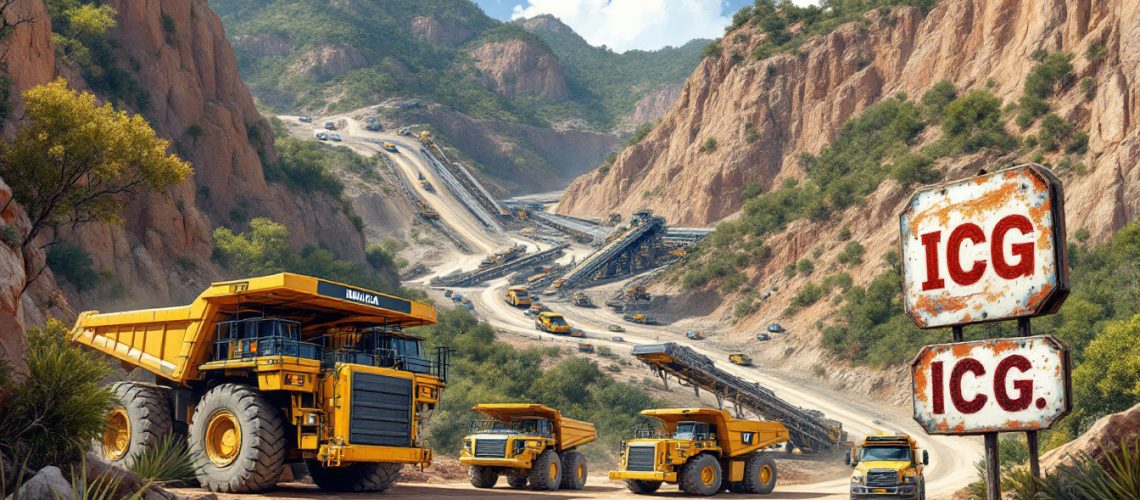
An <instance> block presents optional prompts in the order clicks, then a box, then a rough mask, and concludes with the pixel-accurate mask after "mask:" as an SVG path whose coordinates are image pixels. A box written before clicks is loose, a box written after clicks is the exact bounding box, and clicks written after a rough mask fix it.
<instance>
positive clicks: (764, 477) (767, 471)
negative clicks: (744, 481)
mask: <svg viewBox="0 0 1140 500" xmlns="http://www.w3.org/2000/svg"><path fill="white" fill-rule="evenodd" d="M771 480H772V468H771V467H769V466H767V465H762V466H760V484H768V481H771Z"/></svg>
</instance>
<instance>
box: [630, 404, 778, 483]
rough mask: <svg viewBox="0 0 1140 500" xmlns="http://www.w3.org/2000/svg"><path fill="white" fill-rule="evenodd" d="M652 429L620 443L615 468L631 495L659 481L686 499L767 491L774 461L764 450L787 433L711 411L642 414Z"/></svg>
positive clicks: (772, 425)
mask: <svg viewBox="0 0 1140 500" xmlns="http://www.w3.org/2000/svg"><path fill="white" fill-rule="evenodd" d="M641 414H642V415H644V416H647V417H652V418H654V419H656V425H652V426H648V427H642V428H639V429H638V430H637V431H636V434H635V436H634V439H630V440H628V441H625V442H623V443H622V452H621V460H620V462H619V464H618V470H616V471H612V472H610V479H611V480H618V479H620V480H624V481H625V484H626V487H627V488H629V491H631V492H633V493H637V494H647V493H653V492H655V491H657V489H658V488H660V487H661V483H669V484H677V485H679V486H680V488H681V491H684V492H685V493H688V494H690V495H705V496H707V495H715V494H717V493H719V492H721V491H724V490H730V491H733V492H735V493H758V494H767V493H771V492H772V489H773V488H775V487H776V461H775V460H774V459H772V456H771V455H769V454H766V453H763V450H764V449H765V448H768V447H770V446H772V445H775V444H779V443H783V442H786V441H787V440H788V429H787V428H786V427H784V424H782V423H780V422H776V421H764V420H740V419H736V418H733V417H732V416H731V415H730V414H729V413H728V412H727V411H725V410H718V409H715V408H670V409H659V410H644V411H642V412H641Z"/></svg>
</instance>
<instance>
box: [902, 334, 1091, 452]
mask: <svg viewBox="0 0 1140 500" xmlns="http://www.w3.org/2000/svg"><path fill="white" fill-rule="evenodd" d="M911 368H912V370H913V373H912V375H913V377H914V378H913V381H914V419H915V420H916V421H917V422H918V423H919V424H922V426H923V427H924V428H926V432H927V433H929V434H980V433H985V432H1012V431H1034V430H1038V429H1048V428H1049V427H1051V426H1052V425H1053V423H1054V422H1056V421H1058V420H1060V419H1061V417H1064V416H1065V415H1066V414H1068V413H1069V409H1070V408H1071V403H1070V400H1069V397H1070V396H1069V395H1070V393H1071V388H1070V382H1069V351H1068V348H1066V347H1065V345H1064V344H1062V343H1061V342H1060V341H1059V340H1057V339H1056V338H1053V337H1052V336H1049V335H1041V336H1037V337H1018V338H1009V339H996V340H981V341H976V342H959V343H955V344H938V345H932V346H926V347H924V348H922V350H921V351H919V353H918V356H916V357H915V358H914V362H913V363H912V365H911Z"/></svg>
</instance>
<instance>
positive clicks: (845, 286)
mask: <svg viewBox="0 0 1140 500" xmlns="http://www.w3.org/2000/svg"><path fill="white" fill-rule="evenodd" d="M854 283H855V282H854V280H853V279H852V278H851V275H850V274H848V273H847V272H846V271H843V272H840V273H837V274H833V275H831V276H828V277H826V278H824V279H823V282H822V283H820V286H822V287H823V291H824V292H825V293H827V292H831V290H832V289H833V288H839V289H840V290H841V291H843V292H847V291H848V290H850V289H851V286H852V285H853V284H854Z"/></svg>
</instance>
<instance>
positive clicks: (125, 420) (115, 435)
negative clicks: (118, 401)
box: [103, 406, 131, 461]
mask: <svg viewBox="0 0 1140 500" xmlns="http://www.w3.org/2000/svg"><path fill="white" fill-rule="evenodd" d="M130 447H131V418H130V416H128V415H127V410H126V408H123V407H122V406H116V407H114V408H111V411H110V412H109V413H107V427H106V428H104V429H103V458H105V459H107V460H111V461H115V460H122V459H123V457H125V456H127V450H129V449H130Z"/></svg>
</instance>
